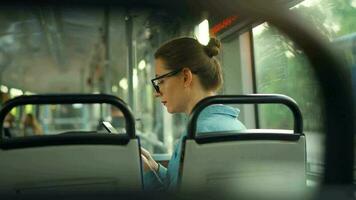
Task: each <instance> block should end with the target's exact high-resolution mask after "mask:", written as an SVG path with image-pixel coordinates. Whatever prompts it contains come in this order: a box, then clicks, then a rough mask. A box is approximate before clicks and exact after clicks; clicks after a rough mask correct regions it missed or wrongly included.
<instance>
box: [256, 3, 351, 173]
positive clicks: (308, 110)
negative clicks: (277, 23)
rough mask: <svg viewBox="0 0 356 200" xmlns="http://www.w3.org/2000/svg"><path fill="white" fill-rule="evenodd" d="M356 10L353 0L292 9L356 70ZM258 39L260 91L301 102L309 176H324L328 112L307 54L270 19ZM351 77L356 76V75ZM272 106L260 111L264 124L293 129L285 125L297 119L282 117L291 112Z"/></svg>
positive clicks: (262, 26)
mask: <svg viewBox="0 0 356 200" xmlns="http://www.w3.org/2000/svg"><path fill="white" fill-rule="evenodd" d="M355 8H356V4H355V2H354V1H348V0H305V1H303V2H301V3H300V4H298V5H296V6H295V7H293V8H291V9H293V10H295V11H296V12H298V13H300V14H301V15H302V17H305V18H307V19H308V21H310V22H311V23H312V25H313V26H314V27H316V28H317V30H318V31H320V32H321V34H322V35H323V36H324V37H325V38H323V39H325V40H326V41H330V44H332V46H333V47H334V48H335V50H336V51H337V52H339V53H340V54H341V55H342V56H343V57H344V59H345V63H347V64H348V66H349V67H350V69H352V71H355V70H354V69H355V67H356V64H355V61H356V55H355V52H356V51H355V49H356V42H354V41H355V40H356V39H355V38H356V35H355V34H356V33H355V32H356V24H355V20H354V19H355V17H356V15H355ZM253 41H254V42H253V45H254V55H255V57H254V60H255V69H256V70H255V71H256V84H257V92H258V93H282V94H286V95H288V96H291V97H292V98H294V99H295V100H296V101H297V103H298V104H299V106H300V109H301V111H302V114H303V118H304V131H305V134H306V137H307V151H308V152H307V160H308V166H307V167H308V168H307V169H308V175H309V178H310V177H313V176H315V175H316V177H319V178H320V176H321V174H320V173H321V172H322V171H323V163H322V161H323V149H324V148H323V145H324V144H323V140H324V135H323V134H322V133H323V124H322V120H323V119H322V116H323V110H322V109H321V94H320V90H319V85H318V83H317V81H316V80H315V76H314V74H313V71H312V70H311V67H310V66H309V63H308V61H307V59H306V57H305V56H304V54H303V52H301V51H300V50H299V49H298V48H297V47H296V46H295V45H294V44H293V43H292V42H291V41H290V40H289V39H288V38H286V37H284V36H283V35H282V34H281V33H280V32H278V31H277V30H276V29H275V28H273V27H271V26H269V25H268V24H267V23H264V24H261V25H259V26H257V27H255V28H254V29H253ZM350 71H351V70H350ZM350 76H351V72H350ZM352 76H353V79H354V80H356V74H352ZM354 91H356V88H354ZM273 110H274V109H272V107H271V108H260V109H259V119H260V125H261V126H266V127H268V126H270V125H274V126H277V127H278V128H288V127H286V126H290V124H291V123H293V122H292V121H291V120H292V118H290V119H289V120H288V121H287V122H285V120H280V119H281V116H286V115H287V111H278V112H276V111H275V112H273ZM276 123H277V124H276ZM316 180H320V179H318V178H316Z"/></svg>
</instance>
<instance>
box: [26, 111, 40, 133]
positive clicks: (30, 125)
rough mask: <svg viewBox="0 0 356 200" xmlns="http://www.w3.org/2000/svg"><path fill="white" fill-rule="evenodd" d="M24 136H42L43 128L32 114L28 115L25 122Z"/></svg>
mask: <svg viewBox="0 0 356 200" xmlns="http://www.w3.org/2000/svg"><path fill="white" fill-rule="evenodd" d="M23 133H24V136H32V135H42V128H41V126H40V125H39V123H38V122H37V120H36V118H35V116H33V114H32V113H27V114H26V115H25V118H24V120H23Z"/></svg>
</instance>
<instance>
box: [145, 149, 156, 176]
mask: <svg viewBox="0 0 356 200" xmlns="http://www.w3.org/2000/svg"><path fill="white" fill-rule="evenodd" d="M141 158H142V161H143V170H144V172H147V171H150V170H154V171H157V170H158V164H157V163H156V161H155V160H153V158H152V156H151V154H150V152H148V151H147V150H146V149H144V148H142V147H141Z"/></svg>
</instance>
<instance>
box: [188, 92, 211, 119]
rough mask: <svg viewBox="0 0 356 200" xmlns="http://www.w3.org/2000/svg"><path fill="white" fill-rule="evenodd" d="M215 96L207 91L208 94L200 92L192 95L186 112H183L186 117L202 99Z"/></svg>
mask: <svg viewBox="0 0 356 200" xmlns="http://www.w3.org/2000/svg"><path fill="white" fill-rule="evenodd" d="M214 95H216V94H215V92H212V91H208V92H205V91H204V92H200V93H195V94H194V95H192V98H191V100H190V101H189V103H188V106H187V110H186V111H185V113H186V114H187V115H190V113H191V112H192V110H193V108H194V106H195V105H196V104H197V103H198V102H199V101H200V100H202V99H204V98H206V97H210V96H214Z"/></svg>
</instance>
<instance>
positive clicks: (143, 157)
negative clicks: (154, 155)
mask: <svg viewBox="0 0 356 200" xmlns="http://www.w3.org/2000/svg"><path fill="white" fill-rule="evenodd" d="M141 159H142V163H143V170H144V171H145V172H146V171H148V170H149V167H148V161H147V159H146V157H145V156H143V155H142V154H141Z"/></svg>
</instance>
